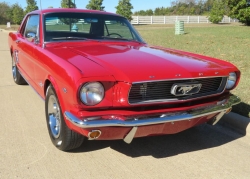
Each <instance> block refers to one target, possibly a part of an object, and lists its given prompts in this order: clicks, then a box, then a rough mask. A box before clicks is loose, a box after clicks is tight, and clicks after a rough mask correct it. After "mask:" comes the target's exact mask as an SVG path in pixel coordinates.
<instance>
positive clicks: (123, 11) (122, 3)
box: [115, 0, 133, 21]
mask: <svg viewBox="0 0 250 179" xmlns="http://www.w3.org/2000/svg"><path fill="white" fill-rule="evenodd" d="M115 8H116V13H117V14H120V15H122V16H123V17H126V18H127V19H128V20H129V21H131V20H132V14H133V13H132V11H131V10H132V9H133V6H132V4H131V3H130V0H119V2H118V5H117V6H116V7H115Z"/></svg>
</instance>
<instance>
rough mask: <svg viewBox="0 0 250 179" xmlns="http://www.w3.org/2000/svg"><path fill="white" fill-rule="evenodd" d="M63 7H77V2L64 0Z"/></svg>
mask: <svg viewBox="0 0 250 179" xmlns="http://www.w3.org/2000/svg"><path fill="white" fill-rule="evenodd" d="M61 7H62V8H76V4H74V3H73V2H72V1H71V0H62V1H61Z"/></svg>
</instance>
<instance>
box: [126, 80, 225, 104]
mask: <svg viewBox="0 0 250 179" xmlns="http://www.w3.org/2000/svg"><path fill="white" fill-rule="evenodd" d="M192 82H197V83H200V84H202V86H201V89H200V91H199V92H198V93H196V94H192V95H184V96H175V95H173V94H171V88H172V86H173V85H174V84H179V83H184V84H185V83H192ZM226 82H227V77H214V78H200V79H188V80H170V81H156V82H145V83H136V84H133V85H132V87H131V89H130V92H129V98H128V101H129V103H130V104H137V103H150V102H152V103H153V102H162V101H168V100H169V101H178V100H187V99H192V98H198V97H204V96H209V95H214V94H220V93H222V92H223V91H224V89H225V85H226Z"/></svg>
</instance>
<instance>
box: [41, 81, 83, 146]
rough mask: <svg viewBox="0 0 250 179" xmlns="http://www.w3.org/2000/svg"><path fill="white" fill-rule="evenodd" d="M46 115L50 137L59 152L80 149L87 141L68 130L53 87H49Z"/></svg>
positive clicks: (46, 99)
mask: <svg viewBox="0 0 250 179" xmlns="http://www.w3.org/2000/svg"><path fill="white" fill-rule="evenodd" d="M45 115H46V121H47V127H48V131H49V136H50V139H51V141H52V143H53V144H54V146H56V147H57V148H58V149H59V150H62V151H69V150H72V149H76V148H78V147H80V146H81V145H82V143H83V141H84V139H85V137H84V136H83V135H80V134H78V133H76V132H74V131H72V130H70V129H69V128H68V126H67V125H66V123H65V121H64V117H63V114H62V111H61V107H60V104H59V101H58V98H57V95H56V92H55V90H54V88H53V86H52V85H49V86H48V88H47V92H46V98H45Z"/></svg>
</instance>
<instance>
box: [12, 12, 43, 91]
mask: <svg viewBox="0 0 250 179" xmlns="http://www.w3.org/2000/svg"><path fill="white" fill-rule="evenodd" d="M38 24H39V15H37V14H31V15H29V16H28V17H27V21H26V25H25V28H24V29H23V30H22V31H21V32H20V34H19V36H18V39H17V41H16V43H17V49H18V63H19V69H20V70H21V73H22V74H23V76H24V77H25V79H26V80H27V81H28V83H30V84H31V85H32V86H33V84H34V71H35V68H34V60H35V59H34V54H33V53H34V45H35V44H36V43H37V40H36V39H37V38H38Z"/></svg>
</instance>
